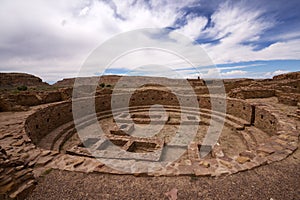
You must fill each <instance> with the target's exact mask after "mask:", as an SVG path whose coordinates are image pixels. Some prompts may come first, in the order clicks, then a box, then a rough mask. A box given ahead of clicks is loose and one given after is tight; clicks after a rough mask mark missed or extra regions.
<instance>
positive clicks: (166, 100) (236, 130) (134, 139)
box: [25, 89, 298, 176]
mask: <svg viewBox="0 0 300 200" xmlns="http://www.w3.org/2000/svg"><path fill="white" fill-rule="evenodd" d="M125 95H126V93H124V94H122V95H120V96H119V98H117V100H118V101H122V99H123V98H125ZM177 98H182V99H184V100H185V101H189V98H190V97H189V96H188V95H176V97H175V96H174V95H173V94H172V93H170V92H166V91H160V90H154V89H150V90H142V91H138V92H135V93H134V94H133V95H132V96H131V97H130V104H129V105H130V106H129V112H127V111H126V109H124V108H122V107H120V108H117V109H115V110H114V115H113V114H112V112H111V104H110V102H111V95H110V94H105V95H100V96H97V97H96V99H95V108H96V112H97V120H96V121H95V120H94V119H93V117H92V115H91V113H88V112H85V108H84V107H82V113H84V114H83V115H82V118H81V120H80V122H79V123H78V124H79V127H76V128H77V129H78V128H79V129H81V130H85V131H86V132H88V133H89V134H88V135H86V137H85V138H82V137H79V136H78V134H77V131H78V130H76V128H75V126H74V122H73V116H72V103H71V102H61V103H55V104H50V105H47V106H45V107H44V108H42V109H39V110H38V111H36V112H35V113H34V114H32V115H30V116H29V117H28V118H27V120H26V124H25V128H26V132H27V134H28V136H29V137H30V138H31V139H32V141H33V143H34V144H35V145H37V146H38V147H39V148H43V149H48V150H51V151H58V152H60V153H61V156H60V157H59V158H58V160H57V161H54V162H53V164H52V167H54V168H61V169H71V170H75V171H76V170H77V169H78V171H84V170H82V169H86V170H87V171H91V170H88V169H87V168H84V167H82V166H84V165H86V163H85V161H89V162H90V163H93V165H95V166H97V169H96V168H93V169H94V170H92V171H99V172H108V173H118V174H128V173H129V174H130V173H134V174H139V173H138V171H140V172H141V173H142V174H147V175H189V174H193V175H197V176H198V175H213V176H215V175H220V174H226V173H236V172H238V171H243V170H247V169H251V168H254V167H257V166H260V165H263V164H267V163H271V162H273V161H278V160H282V159H283V158H285V157H286V156H288V155H289V154H291V153H292V152H293V151H294V150H295V149H296V148H297V141H298V137H297V136H296V135H297V133H296V132H295V131H296V130H295V128H294V127H293V125H292V124H290V123H287V121H286V119H285V118H284V117H283V116H281V115H280V114H279V112H277V111H276V110H270V109H268V107H267V106H261V105H250V104H249V103H247V102H245V101H243V100H238V99H230V98H228V99H226V105H227V107H226V113H221V112H216V111H212V110H211V103H210V102H211V100H212V98H214V99H215V100H216V101H217V102H218V97H209V96H198V97H197V100H198V103H199V107H200V110H199V111H195V110H193V109H191V108H189V107H188V106H187V107H184V108H180V107H179V105H178V99H177ZM76 101H79V102H80V101H85V99H77V100H76ZM219 102H220V103H221V102H224V101H222V99H220V101H219ZM157 104H159V105H162V106H163V112H162V110H161V109H158V107H153V105H157ZM83 105H84V104H83ZM222 118H225V123H224V126H223V129H222V131H221V135H220V138H219V140H218V142H217V144H216V145H214V146H209V145H203V138H204V137H205V135H206V134H207V130H208V128H209V126H210V125H211V122H212V121H214V122H215V123H216V124H218V123H222ZM116 121H118V123H116ZM150 123H151V128H149V124H150ZM195 125H196V126H197V127H198V129H197V130H196V135H195V136H194V138H192V139H191V140H190V141H189V142H188V144H187V143H186V142H185V141H184V138H186V137H183V139H177V140H173V139H172V138H173V137H174V135H175V134H176V133H177V132H178V127H179V126H183V127H185V128H186V129H185V130H187V131H186V134H189V131H188V130H189V127H191V126H195ZM96 126H100V127H101V128H102V130H103V132H104V134H103V135H99V134H98V133H97V131H95V130H97V128H96ZM155 127H157V130H158V131H153V128H155ZM201 148H202V150H203V151H205V152H206V154H205V156H204V157H202V156H201V154H200V152H199V151H200V149H201ZM120 152H122V153H120ZM177 154H180V156H179V158H178V159H175V160H174V158H173V157H172V156H174V155H177ZM96 158H98V159H100V161H98V160H97V159H96ZM63 159H68V162H63ZM78 159H79V160H80V162H78ZM103 159H104V160H105V161H111V162H114V163H120V164H119V165H120V168H118V169H113V168H112V167H111V166H109V165H105V164H99V162H101V160H103ZM119 161H122V162H119ZM142 162H143V163H146V164H147V165H151V163H157V162H165V163H166V165H164V166H161V167H157V168H155V170H152V171H149V170H148V171H147V170H146V171H145V170H144V171H143V170H142V169H136V168H138V167H140V166H141V165H138V164H139V163H142ZM68 165H71V166H68ZM120 169H122V170H120Z"/></svg>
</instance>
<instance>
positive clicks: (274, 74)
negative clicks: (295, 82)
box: [264, 70, 290, 78]
mask: <svg viewBox="0 0 300 200" xmlns="http://www.w3.org/2000/svg"><path fill="white" fill-rule="evenodd" d="M289 72H290V71H288V70H276V71H273V72H267V73H265V74H264V76H265V77H266V78H272V77H273V76H277V75H279V74H285V73H289Z"/></svg>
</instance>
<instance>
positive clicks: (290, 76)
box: [273, 71, 300, 80]
mask: <svg viewBox="0 0 300 200" xmlns="http://www.w3.org/2000/svg"><path fill="white" fill-rule="evenodd" d="M273 79H274V80H282V79H300V71H299V72H291V73H287V74H280V75H277V76H274V77H273Z"/></svg>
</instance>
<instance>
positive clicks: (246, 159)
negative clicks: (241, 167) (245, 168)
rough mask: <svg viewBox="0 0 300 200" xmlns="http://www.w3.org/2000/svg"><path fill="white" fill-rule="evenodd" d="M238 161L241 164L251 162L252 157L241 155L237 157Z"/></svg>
mask: <svg viewBox="0 0 300 200" xmlns="http://www.w3.org/2000/svg"><path fill="white" fill-rule="evenodd" d="M235 160H236V161H237V162H238V163H240V164H244V163H246V162H249V161H250V158H249V157H245V156H239V157H237V158H236V159H235Z"/></svg>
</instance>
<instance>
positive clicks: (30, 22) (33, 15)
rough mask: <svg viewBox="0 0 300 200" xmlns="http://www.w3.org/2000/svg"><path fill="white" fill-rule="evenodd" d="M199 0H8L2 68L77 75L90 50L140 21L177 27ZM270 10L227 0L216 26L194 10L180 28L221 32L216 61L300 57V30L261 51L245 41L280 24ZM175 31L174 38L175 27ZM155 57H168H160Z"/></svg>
mask: <svg viewBox="0 0 300 200" xmlns="http://www.w3.org/2000/svg"><path fill="white" fill-rule="evenodd" d="M195 4H197V5H198V6H199V5H200V6H201V4H203V2H202V1H195V0H186V1H173V0H152V1H147V2H146V1H145V2H144V1H131V0H115V1H96V0H85V1H80V0H74V1H72V3H70V1H67V0H62V1H39V0H28V1H13V0H3V1H1V7H0V23H1V29H0V70H1V71H23V72H28V73H34V74H38V75H40V76H42V77H43V78H45V79H46V80H47V81H53V80H57V79H58V78H62V77H66V76H69V77H70V76H76V74H77V72H78V70H79V69H80V66H81V65H82V63H83V62H84V60H85V59H86V58H87V56H88V55H89V54H90V53H91V52H92V51H93V50H94V49H95V48H96V47H97V46H98V45H100V44H101V43H102V42H104V41H106V40H107V39H109V38H111V37H113V36H114V35H117V34H119V33H122V32H124V31H130V30H134V29H137V28H163V27H168V26H172V25H174V23H175V21H176V20H177V19H181V18H184V17H185V15H184V13H183V11H180V9H181V8H183V7H186V6H192V5H195ZM264 12H265V10H262V9H259V8H251V7H249V6H247V5H246V1H241V2H237V3H226V2H225V3H222V4H220V5H219V7H216V10H215V11H214V13H213V14H212V16H211V26H210V27H209V28H208V29H206V30H203V28H204V27H206V25H207V22H208V18H207V17H205V16H199V13H198V15H197V16H196V15H193V14H189V15H188V16H187V17H186V22H187V23H186V24H185V25H184V26H182V27H180V28H179V29H178V30H176V31H178V32H180V33H182V34H184V35H186V36H187V37H190V38H193V39H195V38H197V37H200V38H201V37H203V38H210V39H211V40H214V39H220V43H217V44H216V43H215V44H205V45H201V47H203V49H204V50H205V51H206V52H207V53H208V55H209V56H210V57H211V58H212V60H213V62H214V63H215V64H223V63H231V62H240V61H254V60H272V59H300V49H299V47H300V39H297V38H299V37H298V36H299V31H298V32H297V31H296V32H291V33H286V32H285V33H283V34H279V35H277V36H276V35H275V36H272V38H273V39H281V42H277V43H274V44H272V45H270V46H269V47H267V48H265V49H262V50H259V51H254V50H253V49H254V46H251V45H245V42H253V41H259V40H260V36H261V35H262V34H263V33H264V32H265V31H266V30H268V29H269V28H270V27H273V26H275V25H276V22H275V21H274V20H272V19H270V18H266V17H264V16H265V15H263V14H264ZM169 36H170V37H171V38H172V36H173V35H172V32H171V33H170V35H169ZM162 39H163V38H156V42H157V43H159V42H160V40H162ZM172 39H174V38H172ZM176 39H178V38H175V40H176ZM282 39H284V40H282ZM136 40H137V38H132V39H131V40H129V41H127V43H124V44H122V45H128V44H130V43H135V42H136ZM145 40H146V39H145ZM147 40H153V38H148V39H147ZM177 42H181V41H177ZM118 45H120V44H118ZM116 48H118V46H116ZM108 51H115V49H113V48H112V49H109V50H108ZM204 53H205V52H204ZM191 54H193V52H191ZM201 55H203V54H201ZM135 56H136V55H135ZM139 56H141V55H139ZM194 56H198V57H199V55H194ZM134 59H136V58H134V57H131V58H129V59H128V61H127V62H126V64H127V65H124V63H119V67H122V68H128V69H131V68H130V66H131V67H132V66H133V65H134V62H135V60H134ZM155 59H156V60H162V58H161V57H159V56H156V57H155ZM152 60H153V59H152ZM164 60H165V63H164V64H165V65H166V66H170V67H174V68H175V69H178V68H185V67H187V66H186V64H185V63H184V62H182V61H181V60H180V59H178V58H171V57H168V56H165V58H164ZM203 63H209V62H208V61H205V60H201V59H199V63H197V64H203ZM249 66H250V65H249ZM246 67H248V66H234V67H221V68H220V69H219V71H218V70H215V69H214V70H211V71H207V72H205V71H202V72H203V75H204V76H207V77H209V76H214V75H216V74H219V73H221V70H225V69H227V70H232V71H230V72H226V73H225V74H224V73H222V75H223V76H234V75H237V76H239V75H247V74H241V73H244V71H242V70H237V69H243V68H246ZM234 69H236V70H234ZM188 71H189V70H187V71H186V74H184V75H189V76H192V74H193V73H188ZM182 73H183V72H182Z"/></svg>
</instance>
